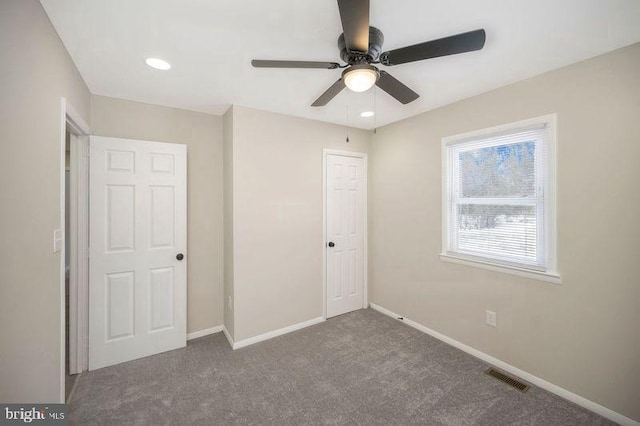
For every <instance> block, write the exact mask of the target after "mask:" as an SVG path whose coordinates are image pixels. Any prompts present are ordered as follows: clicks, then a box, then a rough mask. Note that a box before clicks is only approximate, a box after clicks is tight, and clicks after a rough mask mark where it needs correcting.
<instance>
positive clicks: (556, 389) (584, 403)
mask: <svg viewBox="0 0 640 426" xmlns="http://www.w3.org/2000/svg"><path fill="white" fill-rule="evenodd" d="M370 306H371V308H373V309H374V310H376V311H378V312H381V313H383V314H385V315H388V316H390V317H392V318H394V319H398V317H403V318H404V320H402V322H404V323H405V324H407V325H409V326H411V327H413V328H415V329H418V330H420V331H422V332H424V333H426V334H428V335H430V336H432V337H435V338H436V339H438V340H441V341H443V342H445V343H448V344H449V345H451V346H454V347H456V348H458V349H460V350H462V351H464V352H466V353H468V354H470V355H473V356H475V357H476V358H479V359H481V360H483V361H485V362H488V363H489V364H492V365H494V366H496V367H498V368H500V369H502V370H504V371H507V372H509V373H511V374H514V375H516V376H518V377H521V378H523V379H524V380H526V381H528V382H529V383H531V384H534V385H536V386H538V387H540V388H542V389H545V390H547V391H549V392H551V393H554V394H556V395H558V396H560V397H562V398H564V399H567V400H569V401H571V402H573V403H575V404H578V405H580V406H581V407H584V408H586V409H587V410H591V411H593V412H594V413H597V414H600V415H601V416H602V417H606V418H608V419H609V420H612V421H614V422H616V423H619V424H621V425H634V426H638V425H640V423H639V422H637V421H635V420H633V419H630V418H629V417H626V416H623V415H622V414H620V413H617V412H615V411H613V410H611V409H609V408H606V407H603V406H602V405H600V404H597V403H595V402H593V401H590V400H588V399H586V398H584V397H581V396H580V395H576V394H575V393H573V392H569V391H568V390H566V389H564V388H561V387H560V386H557V385H554V384H553V383H550V382H547V381H546V380H543V379H541V378H539V377H537V376H534V375H533V374H530V373H527V372H526V371H523V370H520V369H519V368H517V367H514V366H513V365H510V364H507V363H506V362H504V361H501V360H499V359H497V358H494V357H492V356H491V355H488V354H486V353H484V352H481V351H479V350H477V349H474V348H472V347H471V346H467V345H465V344H464V343H461V342H459V341H457V340H454V339H452V338H451V337H447V336H445V335H444V334H442V333H438V332H437V331H435V330H432V329H430V328H429V327H425V326H424V325H422V324H419V323H417V322H415V321H412V320H410V319H408V318H407V317H405V316H403V315H399V314H396V313H394V312H392V311H390V310H388V309H385V308H383V307H382V306H378V305H376V304H375V303H371V305H370Z"/></svg>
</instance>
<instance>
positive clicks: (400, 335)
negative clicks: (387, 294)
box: [70, 309, 612, 425]
mask: <svg viewBox="0 0 640 426" xmlns="http://www.w3.org/2000/svg"><path fill="white" fill-rule="evenodd" d="M486 368H487V364H485V363H483V362H482V361H480V360H478V359H476V358H474V357H472V356H470V355H467V354H466V353H464V352H461V351H459V350H457V349H455V348H453V347H451V346H449V345H447V344H444V343H442V342H440V341H438V340H436V339H433V338H431V337H430V336H427V335H425V334H423V333H421V332H419V331H417V330H415V329H413V328H410V327H408V326H406V325H404V324H402V323H401V322H399V321H396V320H394V319H392V318H388V317H386V316H384V315H382V314H380V313H378V312H375V311H373V310H371V309H366V310H361V311H357V312H353V313H350V314H346V315H342V316H340V317H337V318H332V319H330V320H329V321H327V322H324V323H322V324H319V325H315V326H312V327H309V328H306V329H304V330H300V331H297V332H294V333H291V334H288V335H285V336H281V337H278V338H275V339H272V340H269V341H266V342H263V343H259V344H256V345H253V346H249V347H247V348H243V349H238V350H236V351H232V350H231V348H230V347H229V344H228V343H227V341H226V339H225V337H224V336H223V335H222V333H218V334H215V335H212V336H208V337H203V338H201V339H197V340H193V341H190V342H189V344H188V346H187V348H185V349H180V350H176V351H172V352H167V353H164V354H160V355H156V356H153V357H149V358H145V359H141V360H137V361H132V362H128V363H125V364H120V365H117V366H113V367H107V368H103V369H101V370H97V371H92V372H89V373H84V374H82V375H81V376H80V377H79V378H78V382H77V384H76V389H75V391H74V393H73V395H72V397H71V402H70V403H71V406H70V420H71V423H72V424H86V423H90V424H96V423H110V424H113V423H117V424H154V425H155V424H180V425H186V424H220V425H227V424H277V425H284V424H292V425H298V424H362V425H371V424H395V425H401V424H430V425H439V424H446V425H467V424H484V425H503V424H525V425H560V424H561V425H601V424H612V423H611V422H609V421H607V420H606V419H604V418H602V417H600V416H598V415H596V414H594V413H591V412H589V411H587V410H585V409H583V408H581V407H579V406H577V405H575V404H573V403H571V402H568V401H566V400H563V399H561V398H559V397H557V396H555V395H553V394H551V393H549V392H546V391H544V390H542V389H539V388H535V387H532V388H531V389H530V390H529V391H528V392H527V393H521V392H519V391H517V390H515V389H513V388H511V387H509V386H508V385H506V384H504V383H502V382H500V381H498V380H496V379H494V378H492V377H489V376H487V375H486V374H484V370H485V369H486Z"/></svg>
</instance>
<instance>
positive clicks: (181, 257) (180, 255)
mask: <svg viewBox="0 0 640 426" xmlns="http://www.w3.org/2000/svg"><path fill="white" fill-rule="evenodd" d="M176 259H178V260H182V259H184V254H182V253H178V255H177V256H176Z"/></svg>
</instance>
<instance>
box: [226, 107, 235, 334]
mask: <svg viewBox="0 0 640 426" xmlns="http://www.w3.org/2000/svg"><path fill="white" fill-rule="evenodd" d="M223 126H224V130H223V162H224V165H223V175H224V190H223V198H224V201H223V204H224V294H223V301H224V302H223V303H224V326H225V327H226V329H227V331H228V332H229V334H230V335H231V338H233V337H234V334H235V333H234V310H233V108H229V109H228V110H227V112H226V113H225V114H224V117H223Z"/></svg>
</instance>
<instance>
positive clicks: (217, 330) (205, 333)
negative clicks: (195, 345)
mask: <svg viewBox="0 0 640 426" xmlns="http://www.w3.org/2000/svg"><path fill="white" fill-rule="evenodd" d="M221 331H222V326H221V325H216V326H215V327H211V328H205V329H204V330H198V331H194V332H193V333H187V340H193V339H197V338H198V337H204V336H208V335H210V334H213V333H220V332H221Z"/></svg>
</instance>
